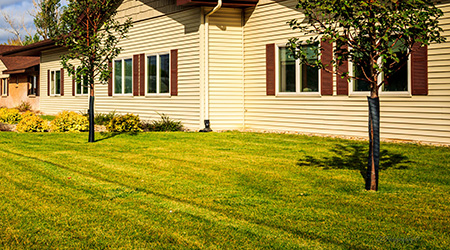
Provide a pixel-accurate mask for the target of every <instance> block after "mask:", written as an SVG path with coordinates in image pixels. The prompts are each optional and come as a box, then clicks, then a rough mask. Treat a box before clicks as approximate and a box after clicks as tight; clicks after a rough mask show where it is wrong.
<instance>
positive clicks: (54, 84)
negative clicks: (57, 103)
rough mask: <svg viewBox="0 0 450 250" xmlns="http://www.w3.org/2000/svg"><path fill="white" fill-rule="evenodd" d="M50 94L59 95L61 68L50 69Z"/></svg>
mask: <svg viewBox="0 0 450 250" xmlns="http://www.w3.org/2000/svg"><path fill="white" fill-rule="evenodd" d="M50 95H61V70H52V71H50Z"/></svg>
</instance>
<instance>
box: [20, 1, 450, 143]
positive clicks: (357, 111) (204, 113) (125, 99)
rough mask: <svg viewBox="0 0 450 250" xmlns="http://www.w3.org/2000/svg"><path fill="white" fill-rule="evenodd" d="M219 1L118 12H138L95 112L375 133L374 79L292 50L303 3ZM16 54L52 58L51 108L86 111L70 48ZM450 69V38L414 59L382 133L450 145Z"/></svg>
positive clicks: (44, 100) (47, 85) (391, 100)
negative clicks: (344, 73)
mask: <svg viewBox="0 0 450 250" xmlns="http://www.w3.org/2000/svg"><path fill="white" fill-rule="evenodd" d="M216 5H217V2H209V1H195V0H124V1H123V3H122V4H121V5H120V6H119V8H118V15H117V18H118V19H121V20H123V19H124V18H128V17H131V18H132V20H133V23H134V26H133V27H132V28H131V29H130V32H129V34H128V38H127V39H125V40H123V41H121V43H120V46H121V47H122V48H123V51H122V53H121V55H120V56H119V57H118V58H117V59H116V60H115V61H114V62H113V65H112V66H113V73H114V74H113V77H112V80H111V82H110V83H109V84H104V85H101V84H98V85H97V86H96V102H95V110H96V112H102V113H106V112H110V111H112V110H115V111H117V112H120V113H127V112H132V113H135V114H139V115H140V116H141V118H143V119H158V118H159V116H158V114H157V112H159V113H165V114H167V115H168V116H169V117H171V118H173V119H177V120H181V121H182V123H183V124H184V125H185V126H186V127H187V128H189V129H191V130H199V129H202V128H204V127H205V124H204V121H205V120H209V121H210V126H211V128H212V129H213V130H234V129H252V130H266V131H297V132H304V133H320V134H333V135H348V136H360V137H366V136H367V120H368V118H367V117H368V108H367V98H366V96H367V95H368V93H367V92H366V91H365V89H364V86H360V85H358V83H356V82H350V83H348V82H346V81H344V82H343V81H341V80H340V78H337V77H336V76H334V75H330V74H326V73H323V72H312V73H311V72H310V71H308V69H305V68H301V67H300V66H295V65H296V64H295V62H292V60H290V59H289V58H286V57H285V56H284V54H283V49H284V45H285V44H286V42H287V40H288V39H289V38H291V37H293V36H299V34H298V33H296V32H295V31H293V30H291V29H290V28H289V26H288V25H287V24H286V22H287V21H289V20H291V19H293V18H298V19H300V18H302V14H301V13H300V12H299V11H297V10H296V9H295V5H296V1H293V0H285V1H270V0H260V1H257V0H234V1H227V0H224V1H223V3H222V6H220V7H219V6H217V7H216V8H215V9H214V10H213V8H214V7H215V6H216ZM440 8H441V9H442V10H443V11H444V12H445V16H444V17H443V18H442V19H441V26H442V28H443V29H444V34H443V35H444V36H450V31H449V30H450V4H441V5H440ZM212 10H213V11H212ZM211 11H212V12H211ZM330 49H332V47H330ZM15 53H16V55H32V54H33V55H36V54H39V55H41V64H40V66H41V74H40V82H41V83H43V84H41V85H40V92H41V97H40V109H41V111H42V112H44V113H49V114H54V113H57V112H59V111H61V110H73V111H81V110H82V111H85V110H86V109H87V107H88V97H87V91H85V90H83V89H82V88H80V87H79V86H75V83H74V82H73V80H72V78H71V77H69V76H68V75H67V73H65V72H64V70H62V69H61V64H60V59H59V56H60V55H61V53H64V49H61V48H57V47H55V46H54V45H52V44H51V43H49V42H48V41H47V42H45V41H44V42H41V43H38V44H35V45H33V46H31V47H29V48H28V50H22V51H16V52H15ZM349 67H351V65H350V66H349ZM449 69H450V41H448V42H446V43H443V44H433V45H431V46H429V47H428V48H426V49H425V50H422V51H421V54H416V55H415V57H412V58H410V60H409V63H408V65H407V67H406V68H405V69H404V70H403V71H402V72H403V73H402V74H403V75H401V76H400V77H399V79H401V84H397V85H395V84H393V85H391V86H390V89H389V88H386V89H384V91H382V93H381V95H380V96H381V97H380V99H381V137H382V138H390V139H402V140H419V141H426V142H434V143H446V144H450V74H449ZM305 79H308V80H305ZM305 81H306V83H305ZM400 85H401V86H400Z"/></svg>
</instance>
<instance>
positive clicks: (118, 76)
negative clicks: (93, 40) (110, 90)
mask: <svg viewBox="0 0 450 250" xmlns="http://www.w3.org/2000/svg"><path fill="white" fill-rule="evenodd" d="M114 93H115V94H122V60H117V61H114Z"/></svg>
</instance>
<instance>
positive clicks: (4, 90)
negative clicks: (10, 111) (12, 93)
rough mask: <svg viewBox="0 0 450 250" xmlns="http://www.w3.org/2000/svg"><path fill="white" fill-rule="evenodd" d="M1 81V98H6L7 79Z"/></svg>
mask: <svg viewBox="0 0 450 250" xmlns="http://www.w3.org/2000/svg"><path fill="white" fill-rule="evenodd" d="M0 81H1V84H2V86H1V88H2V96H7V95H8V79H6V78H2V79H0Z"/></svg>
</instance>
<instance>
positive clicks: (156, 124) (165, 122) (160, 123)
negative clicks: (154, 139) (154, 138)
mask: <svg viewBox="0 0 450 250" xmlns="http://www.w3.org/2000/svg"><path fill="white" fill-rule="evenodd" d="M158 114H159V113H158ZM159 116H160V117H161V120H157V121H152V122H151V123H144V124H143V127H144V128H145V129H146V130H148V131H182V130H183V125H181V122H180V121H174V120H172V119H170V118H169V116H167V115H166V114H164V113H163V114H159Z"/></svg>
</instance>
